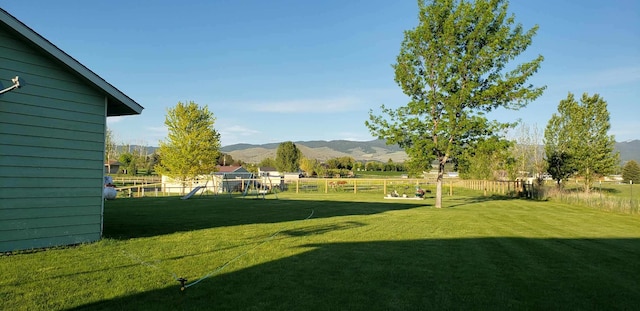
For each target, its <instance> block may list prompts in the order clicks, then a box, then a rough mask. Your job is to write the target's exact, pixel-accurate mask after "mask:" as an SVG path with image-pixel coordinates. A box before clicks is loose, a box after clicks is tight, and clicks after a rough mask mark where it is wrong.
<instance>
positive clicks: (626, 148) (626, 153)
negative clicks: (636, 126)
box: [615, 139, 640, 165]
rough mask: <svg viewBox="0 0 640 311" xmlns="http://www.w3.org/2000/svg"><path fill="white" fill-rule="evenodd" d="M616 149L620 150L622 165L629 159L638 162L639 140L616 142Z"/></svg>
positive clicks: (639, 155)
mask: <svg viewBox="0 0 640 311" xmlns="http://www.w3.org/2000/svg"><path fill="white" fill-rule="evenodd" d="M615 148H616V150H618V151H619V152H620V162H621V163H622V165H624V163H626V162H627V161H629V160H634V161H636V162H638V163H640V140H637V139H635V140H631V141H625V142H621V143H616V147H615Z"/></svg>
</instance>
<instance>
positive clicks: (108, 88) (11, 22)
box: [0, 8, 144, 114]
mask: <svg viewBox="0 0 640 311" xmlns="http://www.w3.org/2000/svg"><path fill="white" fill-rule="evenodd" d="M0 21H2V22H3V23H4V24H6V25H7V26H9V27H10V28H11V29H13V30H14V31H16V32H17V33H18V34H20V35H21V36H23V37H24V38H25V39H27V40H29V41H30V42H32V43H33V44H35V45H36V46H38V47H39V48H41V49H42V50H43V51H45V52H46V53H48V54H49V55H51V56H52V57H54V58H56V59H57V60H59V61H60V62H62V63H63V64H65V65H66V66H68V67H69V68H70V69H71V70H73V71H75V72H76V73H78V74H79V75H81V76H82V77H84V78H85V79H87V80H88V81H89V82H90V83H91V84H93V85H95V86H96V87H97V88H99V89H101V90H102V91H104V92H105V93H107V95H108V96H110V97H112V98H113V99H114V100H116V101H117V102H119V103H121V104H123V105H125V106H127V107H128V108H129V109H130V110H131V112H132V113H131V114H140V113H141V112H142V110H143V109H144V107H142V106H141V105H140V104H138V103H137V102H136V101H134V100H133V99H131V98H130V97H129V96H127V95H126V94H124V93H123V92H121V91H120V90H118V89H117V88H116V87H114V86H113V85H111V84H110V83H109V82H107V81H106V80H104V79H103V78H101V77H100V76H98V75H97V74H96V73H95V72H93V71H91V70H90V69H89V68H87V67H86V66H84V65H83V64H81V63H80V62H79V61H77V60H76V59H75V58H73V57H71V55H69V54H67V53H66V52H64V51H63V50H61V49H60V48H58V47H57V46H56V45H54V44H53V43H51V41H49V40H47V39H45V38H44V37H43V36H41V35H40V34H38V33H37V32H36V31H34V30H33V29H31V28H30V27H29V26H27V25H25V24H24V23H23V22H21V21H20V20H18V19H17V18H15V17H14V16H13V15H11V14H10V13H9V12H7V11H5V10H4V9H2V8H0Z"/></svg>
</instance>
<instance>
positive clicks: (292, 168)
mask: <svg viewBox="0 0 640 311" xmlns="http://www.w3.org/2000/svg"><path fill="white" fill-rule="evenodd" d="M301 157H302V152H301V151H300V149H298V147H296V144H294V143H293V142H291V141H286V142H283V143H281V144H280V145H278V149H277V150H276V159H275V162H276V163H275V164H276V168H277V169H278V171H280V172H297V171H298V168H299V167H300V158H301Z"/></svg>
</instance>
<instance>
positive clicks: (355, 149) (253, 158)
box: [119, 139, 640, 165]
mask: <svg viewBox="0 0 640 311" xmlns="http://www.w3.org/2000/svg"><path fill="white" fill-rule="evenodd" d="M294 143H295V144H296V147H298V149H300V151H302V154H304V156H305V157H308V158H311V159H318V160H321V161H324V160H328V159H333V158H338V157H345V156H349V157H352V158H354V159H356V160H363V161H380V162H387V161H389V159H391V160H392V161H393V162H404V161H405V160H406V159H407V154H406V153H405V152H404V151H403V150H402V149H400V147H398V146H397V145H396V146H387V145H386V144H385V142H384V140H381V139H378V140H371V141H349V140H332V141H322V140H313V141H297V142H294ZM279 145H280V143H270V144H262V145H252V144H235V145H229V146H224V147H222V148H221V151H222V152H224V153H227V154H230V155H231V156H232V157H233V158H234V159H238V160H242V161H244V162H247V163H258V162H260V161H262V160H263V159H265V158H272V159H275V157H276V150H277V149H278V146H279ZM119 148H122V146H119ZM143 148H146V151H147V154H152V153H153V152H154V151H155V150H156V149H157V147H143ZM139 149H140V146H136V145H131V146H130V150H131V151H134V150H139ZM615 149H616V150H617V151H618V152H620V162H621V164H623V165H624V163H626V162H627V161H629V160H635V161H636V162H638V163H640V140H637V139H636V140H631V141H625V142H617V143H616V145H615ZM120 150H123V149H120Z"/></svg>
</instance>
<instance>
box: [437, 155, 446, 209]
mask: <svg viewBox="0 0 640 311" xmlns="http://www.w3.org/2000/svg"><path fill="white" fill-rule="evenodd" d="M443 178H444V163H442V161H440V162H439V164H438V179H436V205H435V207H436V208H442V179H443Z"/></svg>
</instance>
